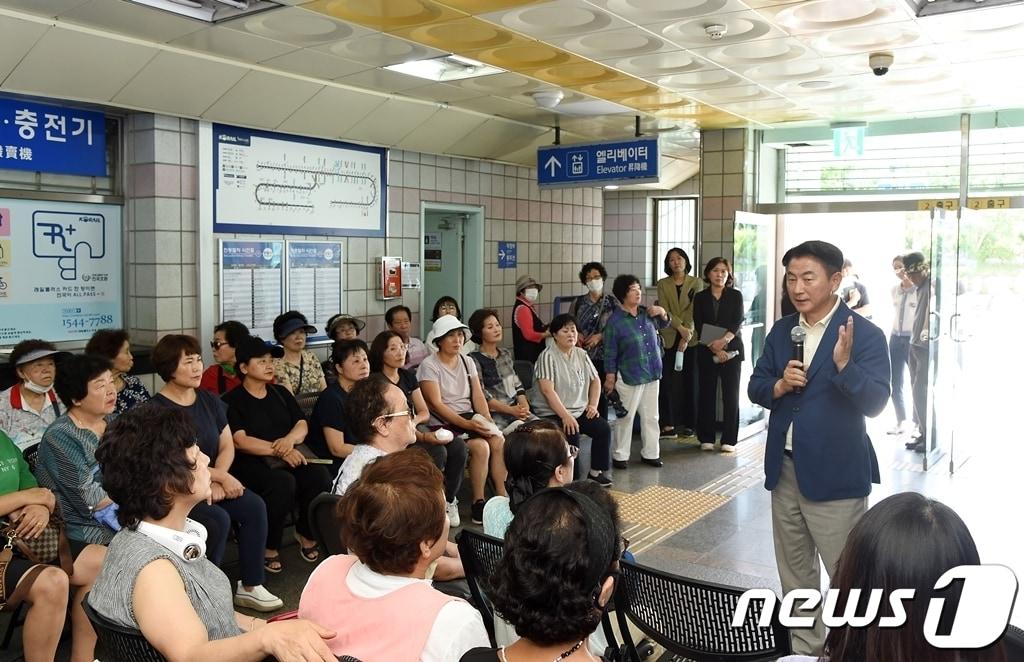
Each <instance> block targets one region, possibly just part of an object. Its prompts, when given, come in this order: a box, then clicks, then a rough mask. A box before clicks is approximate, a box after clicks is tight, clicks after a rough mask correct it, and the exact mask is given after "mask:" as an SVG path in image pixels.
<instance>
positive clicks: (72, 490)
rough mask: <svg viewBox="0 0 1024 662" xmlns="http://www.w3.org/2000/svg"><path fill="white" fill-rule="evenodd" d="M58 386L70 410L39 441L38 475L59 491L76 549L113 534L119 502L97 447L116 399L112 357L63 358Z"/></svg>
mask: <svg viewBox="0 0 1024 662" xmlns="http://www.w3.org/2000/svg"><path fill="white" fill-rule="evenodd" d="M54 388H55V389H56V391H57V395H58V396H60V400H61V402H62V403H63V404H64V407H65V409H66V411H65V413H64V414H63V415H62V416H60V417H58V418H57V420H55V421H54V422H53V424H52V425H50V427H48V428H47V429H46V432H45V433H44V434H43V440H42V441H41V442H40V443H39V455H38V464H37V466H36V477H37V478H38V479H39V483H40V485H42V486H43V487H45V488H47V489H49V490H50V491H52V492H53V493H54V495H56V497H57V504H58V505H59V506H60V512H61V516H62V517H63V518H64V524H65V528H66V533H67V537H68V541H69V542H70V543H71V548H72V551H75V550H76V549H77V550H81V549H82V548H84V547H85V545H87V544H89V543H94V544H99V545H106V544H107V543H109V542H110V539H111V538H113V537H114V530H115V529H114V527H116V523H115V522H114V519H113V514H114V502H113V501H112V500H111V499H110V497H108V496H107V493H106V492H105V491H104V490H103V486H102V485H100V482H99V478H98V476H97V473H98V470H99V469H98V467H97V465H96V447H97V446H99V443H100V437H102V436H103V432H104V431H105V430H106V429H107V419H106V417H107V416H109V415H110V414H112V413H113V411H114V406H115V404H116V402H117V390H116V388H115V387H114V379H113V375H112V374H111V371H110V361H108V360H107V359H105V358H103V357H101V356H97V355H95V354H86V355H84V356H69V357H68V358H67V359H65V360H64V361H61V365H60V371H58V373H57V379H56V381H55V382H54Z"/></svg>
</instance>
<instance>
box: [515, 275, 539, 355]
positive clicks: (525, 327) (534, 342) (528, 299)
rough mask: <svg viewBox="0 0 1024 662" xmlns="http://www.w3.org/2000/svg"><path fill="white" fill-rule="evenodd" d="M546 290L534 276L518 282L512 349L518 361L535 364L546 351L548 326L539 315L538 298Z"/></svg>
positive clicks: (523, 278) (523, 277)
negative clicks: (545, 342) (545, 343)
mask: <svg viewBox="0 0 1024 662" xmlns="http://www.w3.org/2000/svg"><path fill="white" fill-rule="evenodd" d="M542 289H544V286H543V285H541V284H540V283H538V282H537V281H536V279H534V277H533V276H528V275H523V276H520V277H519V278H518V279H517V280H516V302H515V304H513V305H512V348H513V349H514V350H515V356H516V361H529V362H530V363H535V362H536V361H537V357H538V356H540V353H541V352H543V351H544V341H545V340H546V339H547V337H548V325H547V324H545V323H544V322H542V321H541V319H540V315H538V314H537V297H538V296H540V291H541V290H542Z"/></svg>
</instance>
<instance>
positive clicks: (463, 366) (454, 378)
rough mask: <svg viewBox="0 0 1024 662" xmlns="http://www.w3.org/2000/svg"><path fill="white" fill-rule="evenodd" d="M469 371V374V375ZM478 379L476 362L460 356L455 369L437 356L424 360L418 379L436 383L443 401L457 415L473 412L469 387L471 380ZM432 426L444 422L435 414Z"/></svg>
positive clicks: (431, 418)
mask: <svg viewBox="0 0 1024 662" xmlns="http://www.w3.org/2000/svg"><path fill="white" fill-rule="evenodd" d="M467 371H468V374H467ZM470 377H477V372H476V361H474V360H473V359H467V358H466V357H464V356H459V357H458V361H456V362H455V369H454V370H452V369H449V368H448V366H446V365H444V364H443V363H441V360H440V358H439V357H438V355H437V354H431V355H430V356H428V357H427V358H425V359H423V363H421V364H420V367H419V369H418V370H417V371H416V378H417V379H418V380H420V382H434V383H436V384H437V387H438V389H440V391H441V400H442V402H444V403H445V404H446V405H448V407H450V408H451V409H452V411H454V412H455V413H456V414H468V413H469V412H471V411H473V399H472V395H471V392H470V387H469V378H470ZM430 424H431V425H443V424H444V421H442V420H441V419H439V418H437V416H434V415H433V414H431V415H430Z"/></svg>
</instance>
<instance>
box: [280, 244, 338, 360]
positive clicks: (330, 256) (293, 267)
mask: <svg viewBox="0 0 1024 662" xmlns="http://www.w3.org/2000/svg"><path fill="white" fill-rule="evenodd" d="M287 254H288V269H287V280H288V310H297V311H299V312H300V313H302V314H303V315H305V316H306V319H308V320H309V323H310V324H312V325H313V326H315V327H317V329H320V328H321V327H322V326H323V325H325V324H326V323H327V319H328V318H329V317H331V316H332V315H335V314H337V313H338V312H339V311H341V310H344V308H343V306H342V300H341V297H342V292H344V291H345V288H344V273H345V261H344V259H342V244H341V242H340V241H289V242H288V250H287ZM326 339H327V336H326V335H325V334H323V333H320V331H319V330H318V331H317V334H316V335H313V336H310V337H309V340H326Z"/></svg>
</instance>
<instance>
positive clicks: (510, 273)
mask: <svg viewBox="0 0 1024 662" xmlns="http://www.w3.org/2000/svg"><path fill="white" fill-rule="evenodd" d="M127 126H128V151H129V154H128V164H129V165H128V168H129V172H128V181H129V186H128V199H129V202H128V203H127V207H128V213H127V215H128V219H129V220H128V228H129V230H128V249H127V255H128V286H127V290H128V293H127V295H128V310H127V311H126V312H127V320H128V326H129V329H130V331H131V332H132V334H133V337H134V339H135V340H136V341H137V342H139V343H141V344H152V343H154V342H156V340H157V339H158V338H159V337H160V336H162V335H164V334H167V333H181V332H184V333H191V334H198V335H199V337H201V338H205V337H206V336H207V335H209V334H210V333H211V332H212V330H211V329H198V330H197V329H196V328H195V326H196V317H197V300H196V296H197V292H200V291H205V289H207V288H208V289H210V290H212V291H213V292H214V296H215V297H218V296H219V292H217V288H218V287H219V282H218V280H219V279H217V278H216V276H215V277H214V278H213V281H214V282H212V283H197V273H198V269H197V267H196V257H195V256H196V232H197V231H199V232H208V231H209V230H208V229H206V228H199V229H197V220H196V219H197V207H196V205H197V204H203V201H197V199H196V173H195V170H196V169H195V165H196V153H197V150H198V138H197V134H196V125H195V122H193V121H190V120H179V119H177V118H173V117H162V116H153V115H149V114H136V115H132V116H131V117H130V118H129V121H128V123H127ZM388 177H389V182H388V183H389V187H388V189H389V190H388V209H389V214H388V233H387V234H388V238H387V239H386V240H385V239H381V238H365V237H345V238H341V241H343V242H344V244H345V249H344V251H345V252H344V257H345V262H346V274H345V290H346V302H347V305H346V310H345V312H349V313H351V314H353V315H357V316H359V317H362V318H364V319H365V320H366V322H367V329H366V330H365V331H364V332H363V337H364V338H367V339H369V338H372V337H373V336H374V335H375V334H376V333H378V332H379V331H381V330H382V329H383V328H384V311H385V310H386V309H387V308H389V307H391V306H393V305H396V304H398V303H404V304H405V305H407V306H409V308H411V309H412V310H413V311H414V318H415V319H414V323H415V324H418V322H419V320H418V313H419V293H418V292H416V291H406V296H405V297H403V298H402V299H396V300H389V301H380V300H378V299H377V298H376V297H375V296H374V290H373V286H374V270H373V265H372V264H371V263H370V260H371V259H372V258H374V257H376V256H380V255H402V256H405V257H407V258H410V259H418V258H419V255H420V242H421V241H422V237H421V235H420V205H421V202H439V203H457V204H465V205H478V206H482V207H483V209H484V216H485V232H484V238H485V247H484V262H485V266H484V273H483V274H481V275H482V279H483V283H484V304H485V305H488V306H491V307H495V308H498V309H499V311H500V312H501V313H502V317H503V322H505V323H506V324H507V323H508V322H509V321H510V317H511V306H512V302H513V299H514V296H515V294H514V292H513V286H514V283H515V281H516V278H517V277H518V276H520V275H522V274H527V273H528V274H530V275H533V276H534V277H535V278H537V279H538V280H540V281H541V282H542V283H544V285H545V287H544V289H543V290H542V292H541V298H540V301H541V304H542V312H543V313H544V314H545V315H547V314H548V311H549V309H548V307H547V304H550V302H551V301H552V300H553V298H554V297H556V296H558V295H562V294H576V293H579V292H581V291H582V287H581V286H580V285H579V282H578V281H577V279H576V274H577V272H578V271H579V267H580V265H581V264H582V263H583V262H586V261H589V260H600V259H601V258H602V244H601V229H602V228H601V223H602V196H601V191H600V189H557V190H540V189H539V188H538V187H537V184H536V171H535V170H534V169H531V168H524V167H519V166H510V165H503V164H497V163H491V162H487V161H476V160H470V159H461V158H449V157H444V156H435V155H432V154H421V153H418V152H405V151H401V150H392V151H391V152H390V163H389V174H388ZM233 236H234V235H218V238H220V237H223V238H232V237H233ZM248 236H251V235H248ZM260 238H263V239H279V238H282V237H281V235H260ZM288 238H289V239H301V238H302V237H299V236H296V235H289V236H288ZM306 238H307V239H311V240H316V239H324V237H321V236H310V237H306ZM498 241H516V242H518V247H517V248H518V268H516V269H498V268H497V242H498ZM214 259H215V260H216V259H217V256H216V255H215V256H214ZM218 268H219V267H218V265H216V264H215V265H214V269H213V273H214V274H217V273H218V271H217V269H218ZM432 304H433V302H426V304H425V305H426V306H428V307H429V306H432ZM214 309H215V310H219V301H215V303H214ZM470 312H472V311H465V315H466V316H467V317H468V315H469V313H470ZM325 321H326V320H310V322H311V323H313V324H315V325H317V326H322V325H323V323H324V322H325ZM511 335H512V334H511V333H507V334H506V340H507V342H509V343H510V342H511Z"/></svg>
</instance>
